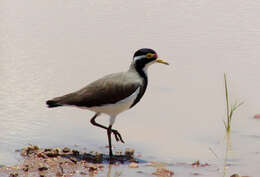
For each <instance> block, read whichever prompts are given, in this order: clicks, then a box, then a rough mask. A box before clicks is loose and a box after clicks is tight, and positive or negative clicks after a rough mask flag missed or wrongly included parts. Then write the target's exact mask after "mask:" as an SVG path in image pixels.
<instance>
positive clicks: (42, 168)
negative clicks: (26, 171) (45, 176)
mask: <svg viewBox="0 0 260 177" xmlns="http://www.w3.org/2000/svg"><path fill="white" fill-rule="evenodd" d="M38 170H39V171H45V170H48V167H47V166H46V165H44V164H42V163H39V168H38Z"/></svg>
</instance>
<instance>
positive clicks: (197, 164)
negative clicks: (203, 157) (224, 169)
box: [191, 160, 209, 168]
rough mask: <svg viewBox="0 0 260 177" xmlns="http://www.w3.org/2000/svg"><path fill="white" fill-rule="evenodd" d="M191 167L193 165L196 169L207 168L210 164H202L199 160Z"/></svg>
mask: <svg viewBox="0 0 260 177" xmlns="http://www.w3.org/2000/svg"><path fill="white" fill-rule="evenodd" d="M191 165H192V167H194V168H196V167H207V166H209V164H208V163H200V161H199V160H197V161H195V162H193V163H192V164H191Z"/></svg>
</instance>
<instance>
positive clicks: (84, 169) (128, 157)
mask: <svg viewBox="0 0 260 177" xmlns="http://www.w3.org/2000/svg"><path fill="white" fill-rule="evenodd" d="M17 152H19V153H20V155H21V156H22V157H23V161H21V162H20V163H19V164H17V165H13V166H3V167H1V168H0V176H10V177H18V176H40V177H45V176H46V177H47V176H57V177H61V176H66V177H67V176H95V175H97V176H98V174H102V173H104V168H105V167H106V166H109V167H110V166H120V165H125V166H127V167H128V168H129V169H132V168H133V169H137V168H139V165H140V164H147V165H148V166H150V167H153V168H154V170H153V172H151V174H150V175H154V176H169V177H170V176H173V175H174V172H173V171H170V170H168V169H167V167H166V166H167V164H162V163H156V162H146V161H144V160H141V159H138V158H136V157H135V155H134V150H133V149H126V150H125V152H119V153H117V154H116V155H115V156H114V157H113V158H112V159H111V158H109V156H108V155H105V154H102V153H99V152H89V153H86V152H80V151H78V150H76V149H70V148H67V147H65V148H45V149H44V148H40V147H38V146H37V145H30V146H27V147H24V148H23V149H21V150H18V151H17ZM139 173H141V171H139Z"/></svg>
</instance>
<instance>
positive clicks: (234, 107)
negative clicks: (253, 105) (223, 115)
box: [224, 73, 244, 132]
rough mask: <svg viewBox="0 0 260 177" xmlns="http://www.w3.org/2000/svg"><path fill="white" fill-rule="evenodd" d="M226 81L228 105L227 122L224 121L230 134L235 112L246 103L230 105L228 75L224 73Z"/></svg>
mask: <svg viewBox="0 0 260 177" xmlns="http://www.w3.org/2000/svg"><path fill="white" fill-rule="evenodd" d="M224 81H225V93H226V105H227V108H226V109H227V120H226V121H224V125H225V128H226V130H227V131H228V132H229V131H230V128H231V120H232V116H233V114H234V112H235V111H236V110H237V108H238V107H240V106H241V105H242V104H244V102H240V103H234V104H231V105H229V95H228V94H229V93H228V85H227V76H226V73H224Z"/></svg>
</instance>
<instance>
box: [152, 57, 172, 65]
mask: <svg viewBox="0 0 260 177" xmlns="http://www.w3.org/2000/svg"><path fill="white" fill-rule="evenodd" d="M155 61H156V62H157V63H162V64H165V65H169V63H168V62H166V61H165V60H163V59H161V58H157V59H156V60H155Z"/></svg>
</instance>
